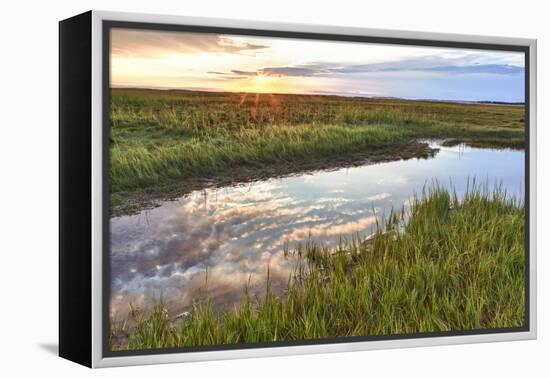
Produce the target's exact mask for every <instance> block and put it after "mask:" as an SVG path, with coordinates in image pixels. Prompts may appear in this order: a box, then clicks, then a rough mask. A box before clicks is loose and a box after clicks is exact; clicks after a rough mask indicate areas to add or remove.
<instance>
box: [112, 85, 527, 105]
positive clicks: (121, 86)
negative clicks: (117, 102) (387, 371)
mask: <svg viewBox="0 0 550 378" xmlns="http://www.w3.org/2000/svg"><path fill="white" fill-rule="evenodd" d="M109 89H146V90H155V91H185V92H204V93H235V94H237V93H246V94H273V95H291V96H325V97H331V96H332V97H344V98H364V99H381V100H384V99H385V100H403V101H432V102H451V103H472V104H479V103H487V104H491V103H492V104H502V105H506V104H509V105H525V100H523V101H503V100H452V99H442V98H407V97H398V96H382V95H379V96H377V95H366V94H360V93H356V94H353V93H349V94H346V93H342V92H334V93H332V92H329V91H326V92H324V91H321V92H310V93H307V92H304V93H292V92H253V91H250V92H249V91H228V90H223V89H215V88H185V87H183V88H176V87H162V86H158V87H157V86H131V85H129V86H127V85H120V86H119V85H114V86H113V85H109Z"/></svg>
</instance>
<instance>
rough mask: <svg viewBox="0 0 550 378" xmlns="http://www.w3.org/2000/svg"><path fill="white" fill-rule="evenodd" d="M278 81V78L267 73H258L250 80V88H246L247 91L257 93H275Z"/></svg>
mask: <svg viewBox="0 0 550 378" xmlns="http://www.w3.org/2000/svg"><path fill="white" fill-rule="evenodd" d="M277 81H278V80H277V77H274V76H269V75H267V74H265V73H258V74H257V75H256V76H252V77H251V78H250V79H249V82H250V83H249V84H250V86H249V87H248V88H246V90H247V91H251V92H257V93H269V92H274V91H275V87H276V85H277V84H278V83H277ZM279 84H280V83H279Z"/></svg>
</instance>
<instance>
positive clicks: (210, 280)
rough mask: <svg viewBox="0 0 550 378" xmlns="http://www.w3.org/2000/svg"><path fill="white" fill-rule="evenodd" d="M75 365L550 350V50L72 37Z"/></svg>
mask: <svg viewBox="0 0 550 378" xmlns="http://www.w3.org/2000/svg"><path fill="white" fill-rule="evenodd" d="M59 62H60V64H59V69H60V72H59V73H60V76H59V77H60V109H59V114H60V251H59V253H60V273H59V274H60V276H59V282H60V285H59V288H60V298H59V299H60V308H59V321H60V324H59V330H60V334H59V343H60V345H59V347H60V349H59V351H60V355H61V356H62V357H65V358H68V359H70V360H73V361H75V362H78V363H81V364H84V365H86V366H90V367H107V366H121V365H135V364H146V363H165V362H182V361H199V360H211V359H212V360H213V359H228V358H239V357H253V356H274V355H290V354H300V353H318V352H338V351H352V350H368V349H379V348H393V347H411V346H425V345H444V344H454V343H474V342H489V341H501V340H520V339H531V338H535V337H536V295H535V293H536V291H535V289H536V288H535V282H536V264H535V259H536V245H535V240H536V237H535V229H536V227H535V225H536V224H535V222H536V192H535V188H536V181H535V178H536V159H535V158H536V150H535V146H536V143H535V140H536V41H535V40H528V39H520V38H503V37H483V36H468V35H450V34H449V35H448V34H435V33H417V32H405V31H387V30H373V29H360V28H346V27H326V26H314V25H293V24H271V23H270V24H267V23H260V22H251V21H246V22H244V21H234V20H231V21H230V20H220V19H206V18H204V19H203V18H187V17H175V16H159V15H144V14H130V13H112V12H97V11H90V12H87V13H84V14H81V15H78V16H75V17H73V18H70V19H67V20H64V21H61V22H60V56H59Z"/></svg>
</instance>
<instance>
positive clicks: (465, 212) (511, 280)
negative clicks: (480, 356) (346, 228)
mask: <svg viewBox="0 0 550 378" xmlns="http://www.w3.org/2000/svg"><path fill="white" fill-rule="evenodd" d="M524 227H525V219H524V204H523V203H522V202H521V201H518V200H517V199H515V198H511V197H509V196H507V195H506V192H505V191H504V190H502V189H501V188H498V187H497V188H496V189H494V190H491V191H490V190H489V189H488V186H486V185H485V186H480V185H475V184H473V185H471V186H470V188H469V189H468V190H467V192H466V194H465V195H464V197H463V198H462V199H461V200H459V199H458V198H457V196H456V195H455V194H454V193H453V192H450V191H448V190H445V189H444V188H442V187H441V186H439V185H437V184H434V185H432V186H430V187H429V188H427V189H425V190H424V191H423V192H422V193H421V194H419V195H418V196H415V197H414V199H413V200H412V203H411V207H410V211H409V212H407V213H405V211H401V212H396V213H392V214H391V215H390V216H389V217H388V219H387V220H385V221H383V222H380V223H379V224H378V227H377V231H376V233H375V234H374V236H373V237H371V238H368V239H362V240H359V239H357V238H355V239H351V240H350V241H348V242H347V243H342V244H340V245H339V246H338V247H336V248H327V247H323V246H321V245H319V244H317V243H315V241H313V240H308V241H306V242H304V243H302V244H300V245H298V246H296V248H293V249H292V250H291V249H286V250H285V254H286V255H287V256H288V258H296V259H297V263H296V264H297V265H296V269H295V271H294V273H293V274H292V275H291V277H290V278H289V282H288V287H287V289H286V291H285V292H284V293H275V292H273V291H272V290H271V284H270V277H269V269H268V270H267V276H266V289H265V292H264V293H263V295H260V296H259V297H255V298H253V297H251V296H250V295H249V293H248V289H247V287H245V288H244V295H243V298H244V299H243V301H242V303H241V304H240V305H239V306H237V307H235V308H234V309H233V310H231V311H219V312H217V311H216V310H215V309H214V305H213V302H212V301H211V300H210V299H209V298H208V297H206V298H204V300H202V301H200V302H197V303H196V304H195V305H194V306H193V308H192V310H191V311H190V312H189V315H188V316H186V317H184V318H182V319H179V320H176V321H173V320H171V319H169V317H168V314H167V312H166V310H165V309H164V306H163V304H162V302H160V303H158V304H157V306H155V307H154V308H153V309H152V311H151V312H149V313H141V312H139V311H137V310H136V309H132V310H131V312H130V319H129V320H128V322H126V323H124V325H123V326H119V328H118V329H117V330H116V332H118V333H122V334H123V335H124V337H123V341H122V342H120V343H117V344H116V345H115V344H112V345H111V347H112V348H113V349H144V348H147V349H149V348H166V347H178V346H201V345H214V344H216V345H220V344H233V343H258V342H276V341H282V340H285V341H288V340H306V339H318V338H334V337H343V336H366V335H368V336H372V335H393V334H411V333H419V332H437V331H460V330H473V329H491V328H508V327H521V326H522V325H523V324H524V317H525V313H524V308H525V297H524V294H525V286H524V284H525V276H524V272H525V269H524V268H525V265H524V261H525V251H524ZM112 327H113V328H112V329H113V330H115V328H114V327H115V325H114V324H113V325H112ZM113 332H115V331H113ZM116 332H115V333H116Z"/></svg>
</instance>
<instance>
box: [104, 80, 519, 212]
mask: <svg viewBox="0 0 550 378" xmlns="http://www.w3.org/2000/svg"><path fill="white" fill-rule="evenodd" d="M523 117H524V107H523V106H511V105H482V104H458V103H456V104H453V103H438V102H428V101H405V100H380V99H364V98H344V97H335V96H309V95H274V94H261V95H255V94H239V93H205V92H189V91H155V90H137V89H113V90H111V115H110V120H111V134H110V145H111V147H110V149H111V151H110V152H111V153H110V185H111V194H112V197H111V201H112V210H113V213H115V214H117V213H124V212H128V209H130V208H131V207H132V206H134V205H135V206H137V208H139V207H140V205H142V204H143V202H144V199H145V202H146V200H147V199H151V198H153V199H154V198H155V197H161V198H162V197H163V196H165V195H166V194H167V193H168V192H170V191H171V190H173V189H174V188H179V189H182V188H183V191H184V192H185V188H193V184H194V183H197V182H200V180H215V178H216V177H218V176H224V175H225V176H226V175H227V172H231V175H234V172H235V171H236V170H239V169H240V170H243V169H244V170H249V171H251V172H253V171H254V170H255V171H256V172H257V173H258V172H259V173H261V172H265V171H266V168H272V170H273V171H274V174H277V167H280V168H282V169H286V168H287V167H288V166H289V165H293V166H296V169H299V167H300V163H304V162H306V163H310V162H312V161H316V160H321V159H325V160H327V161H329V160H331V159H345V158H346V157H349V159H350V160H354V159H358V154H361V156H360V158H361V159H363V160H364V159H368V158H369V157H371V156H373V155H380V154H385V156H386V159H387V160H391V159H399V158H403V157H418V156H423V155H424V154H425V147H421V146H419V145H417V146H416V147H417V148H416V149H415V148H408V149H407V151H408V154H407V156H403V155H402V154H401V153H400V152H401V151H403V150H404V146H406V145H407V144H410V142H411V141H414V140H416V139H420V138H441V139H447V140H449V142H448V143H455V144H456V143H463V142H465V143H468V144H470V145H472V146H478V147H510V148H523V145H524V131H523V128H524V120H523ZM252 174H253V173H252ZM180 191H181V190H180Z"/></svg>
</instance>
